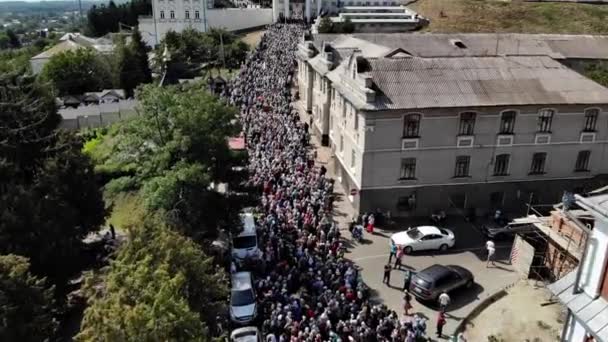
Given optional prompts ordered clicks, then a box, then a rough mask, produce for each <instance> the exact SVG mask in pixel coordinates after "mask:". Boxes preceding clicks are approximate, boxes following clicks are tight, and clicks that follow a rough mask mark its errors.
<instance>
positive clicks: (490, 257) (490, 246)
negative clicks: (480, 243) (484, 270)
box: [486, 240, 496, 267]
mask: <svg viewBox="0 0 608 342" xmlns="http://www.w3.org/2000/svg"><path fill="white" fill-rule="evenodd" d="M486 249H487V250H488V259H487V260H486V267H488V266H489V265H490V262H491V263H492V265H494V259H493V258H494V253H496V246H495V245H494V241H492V240H488V241H487V242H486Z"/></svg>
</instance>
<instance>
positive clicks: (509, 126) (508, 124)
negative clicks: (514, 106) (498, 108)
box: [499, 110, 517, 134]
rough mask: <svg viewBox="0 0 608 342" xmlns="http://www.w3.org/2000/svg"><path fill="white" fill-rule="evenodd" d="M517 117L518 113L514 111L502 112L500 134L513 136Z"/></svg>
mask: <svg viewBox="0 0 608 342" xmlns="http://www.w3.org/2000/svg"><path fill="white" fill-rule="evenodd" d="M515 116H517V112H516V111H514V110H507V111H504V112H502V114H501V115H500V130H499V132H500V134H513V130H514V129H515Z"/></svg>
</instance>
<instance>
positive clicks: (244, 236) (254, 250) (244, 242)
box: [232, 213, 262, 260]
mask: <svg viewBox="0 0 608 342" xmlns="http://www.w3.org/2000/svg"><path fill="white" fill-rule="evenodd" d="M240 216H241V223H242V225H243V230H242V231H241V232H240V233H239V234H238V235H236V236H233V237H232V257H233V258H235V259H237V260H243V259H247V258H253V259H259V258H260V257H261V256H262V251H260V248H259V247H258V235H257V231H256V227H255V219H254V217H253V214H252V213H241V214H240Z"/></svg>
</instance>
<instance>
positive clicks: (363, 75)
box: [298, 34, 608, 216]
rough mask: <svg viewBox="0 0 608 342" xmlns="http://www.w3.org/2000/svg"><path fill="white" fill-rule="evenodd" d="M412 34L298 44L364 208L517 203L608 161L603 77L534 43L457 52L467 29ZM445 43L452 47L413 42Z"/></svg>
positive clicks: (309, 106) (589, 179) (318, 129)
mask: <svg viewBox="0 0 608 342" xmlns="http://www.w3.org/2000/svg"><path fill="white" fill-rule="evenodd" d="M384 36H389V38H390V36H391V35H384ZM405 36H406V35H393V37H392V38H393V39H394V40H395V41H398V42H399V43H398V44H401V46H400V47H391V46H386V45H384V44H378V43H379V42H381V40H379V39H377V38H376V39H374V40H372V39H368V40H366V39H363V38H365V37H369V35H368V36H363V37H358V36H339V37H338V38H335V37H334V40H333V41H331V42H329V41H328V40H323V42H322V43H321V44H317V45H315V42H314V38H313V37H310V36H307V37H305V38H304V40H303V41H302V43H301V44H300V46H299V51H298V60H299V61H298V63H299V68H298V71H299V74H298V75H299V76H298V86H299V92H300V97H301V99H302V105H303V107H304V109H305V110H306V111H307V112H309V113H310V116H311V121H312V127H313V129H314V131H315V133H316V134H318V135H319V136H321V138H322V142H323V143H324V144H326V145H328V146H331V148H332V151H333V152H334V153H333V154H334V157H335V162H336V163H335V164H336V170H337V175H336V176H337V179H338V180H339V181H340V182H342V184H343V185H344V186H345V188H346V189H348V190H350V191H349V192H350V193H351V194H353V195H351V196H350V198H349V199H350V200H351V202H352V203H353V205H354V206H355V207H356V208H357V209H358V210H359V211H360V212H364V211H371V210H376V209H380V210H383V211H390V212H391V214H392V215H394V216H420V215H428V214H430V213H431V212H433V211H436V210H447V211H448V212H453V213H461V214H462V213H464V212H475V213H476V214H477V215H482V214H484V213H485V212H487V211H488V210H492V209H496V208H501V209H503V210H507V211H517V210H518V209H520V208H521V207H523V206H525V203H526V202H527V200H528V199H529V198H530V197H532V198H533V199H534V200H535V201H536V202H537V203H538V202H540V203H543V202H544V203H554V202H556V201H558V200H559V198H561V194H562V191H563V190H564V189H570V190H580V189H579V188H585V187H587V188H589V187H596V186H597V184H598V182H599V178H598V176H600V175H603V174H606V173H607V172H608V164H606V163H605V158H606V157H607V156H608V151H606V144H607V143H608V113H607V112H606V111H607V110H608V90H607V89H605V88H604V87H602V86H600V85H599V84H596V83H594V82H592V81H591V80H589V79H586V78H585V77H583V76H581V75H580V74H578V73H576V72H574V71H572V70H571V69H569V68H567V67H566V66H564V65H563V64H561V63H560V62H558V61H556V60H554V59H553V58H551V57H550V56H548V55H545V56H542V55H541V56H539V55H537V52H536V51H530V52H528V53H527V54H526V51H524V50H522V52H521V53H520V54H519V55H515V56H503V55H494V54H487V53H486V55H481V56H479V55H477V54H476V53H473V52H471V51H469V54H463V52H462V51H460V54H463V55H462V56H458V55H457V54H455V53H456V52H459V50H466V49H467V48H466V46H467V44H468V41H463V40H461V39H453V38H449V37H447V36H441V37H442V38H441V39H436V38H437V37H435V36H434V35H428V34H426V35H418V36H419V37H417V38H416V39H418V38H420V36H422V37H425V38H427V39H426V40H427V44H424V42H423V41H424V40H425V39H424V38H423V39H422V41H420V40H419V41H417V42H416V43H417V45H414V44H412V46H408V44H407V42H404V41H403V39H401V38H403V37H405ZM324 38H327V37H324ZM385 38H386V37H385ZM389 38H386V39H389ZM306 39H308V40H306ZM438 43H442V44H446V45H448V46H451V47H452V49H448V50H447V51H446V52H444V51H440V49H437V50H438V51H436V52H435V55H433V56H431V57H426V56H421V54H422V53H418V51H417V50H416V46H418V45H422V46H427V45H429V44H431V45H432V44H438ZM532 52H534V53H532ZM448 56H449V57H448Z"/></svg>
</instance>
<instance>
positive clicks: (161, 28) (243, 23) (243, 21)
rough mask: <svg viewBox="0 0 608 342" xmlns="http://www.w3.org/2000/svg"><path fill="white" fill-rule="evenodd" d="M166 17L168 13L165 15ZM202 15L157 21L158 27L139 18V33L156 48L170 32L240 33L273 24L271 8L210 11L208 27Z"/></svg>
mask: <svg viewBox="0 0 608 342" xmlns="http://www.w3.org/2000/svg"><path fill="white" fill-rule="evenodd" d="M180 13H181V12H180ZM176 14H177V13H176ZM166 15H167V13H165V16H166ZM193 15H194V14H192V13H190V16H191V18H194V17H193ZM200 15H201V19H200V20H195V19H190V20H186V19H183V18H177V19H174V20H168V19H165V20H160V19H156V27H155V25H154V19H152V18H139V31H140V32H141V33H142V38H143V40H144V41H145V42H146V44H148V45H149V46H154V45H155V44H159V43H160V41H161V40H162V39H163V38H164V37H165V34H166V33H167V32H169V31H170V30H173V31H176V32H181V31H183V30H184V29H186V28H193V29H195V30H198V31H202V32H204V31H205V26H206V28H224V29H226V30H228V31H238V30H245V29H249V28H254V27H260V26H265V25H270V24H272V9H271V8H230V9H208V10H206V20H207V24H206V25H205V16H204V15H203V12H202V10H201V14H200ZM155 32H157V33H158V36H155Z"/></svg>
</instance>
